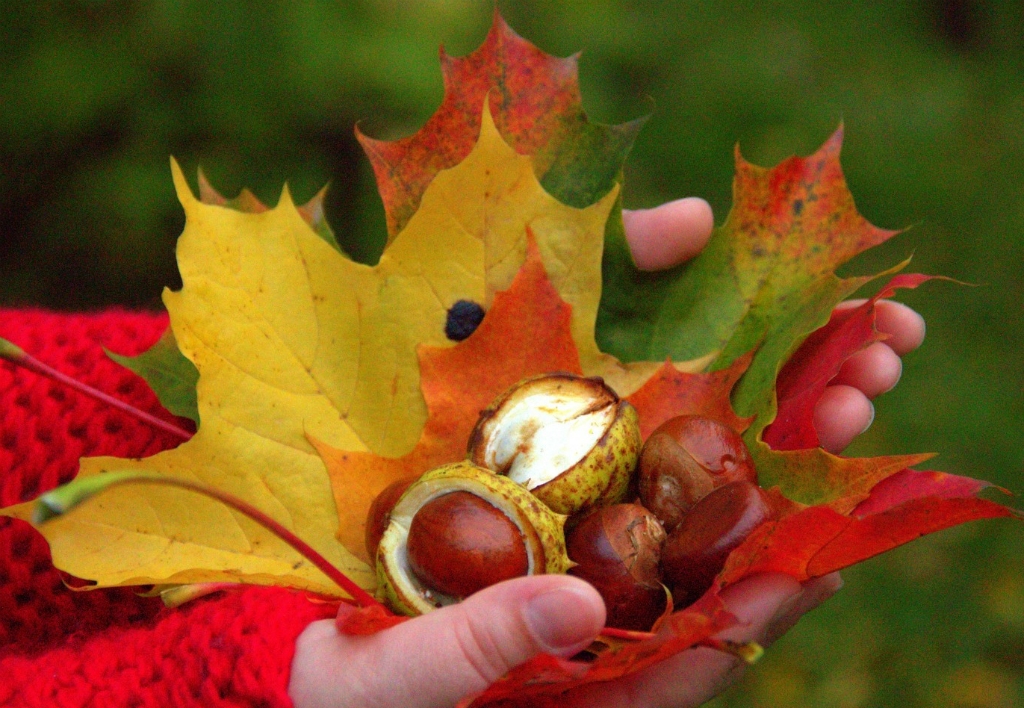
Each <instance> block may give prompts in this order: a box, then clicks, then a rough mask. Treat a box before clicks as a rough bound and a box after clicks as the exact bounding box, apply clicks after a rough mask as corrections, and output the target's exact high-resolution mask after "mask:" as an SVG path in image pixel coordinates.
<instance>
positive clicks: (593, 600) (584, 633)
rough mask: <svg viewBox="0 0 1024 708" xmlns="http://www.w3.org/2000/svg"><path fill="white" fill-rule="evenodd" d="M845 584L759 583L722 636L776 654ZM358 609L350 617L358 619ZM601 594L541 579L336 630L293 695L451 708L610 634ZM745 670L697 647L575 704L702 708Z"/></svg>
mask: <svg viewBox="0 0 1024 708" xmlns="http://www.w3.org/2000/svg"><path fill="white" fill-rule="evenodd" d="M841 585H842V581H841V580H840V578H839V574H838V573H833V574H832V575H827V576H824V577H822V578H818V579H816V580H813V581H811V582H809V583H807V584H805V585H804V586H802V587H801V585H800V584H799V583H797V582H796V581H795V580H793V579H792V578H790V577H789V576H786V575H778V574H772V575H759V576H754V577H751V578H747V579H745V580H742V581H741V582H738V583H736V584H735V585H732V586H730V587H728V588H726V589H725V590H724V591H723V592H722V599H723V600H724V602H725V604H726V607H728V609H729V610H730V611H731V612H732V613H733V614H734V615H736V617H737V618H738V619H739V620H740V623H739V624H738V625H736V626H734V627H732V628H731V629H729V630H727V631H725V632H723V633H722V634H721V637H722V638H724V639H732V640H735V641H744V642H745V641H756V642H759V643H760V644H762V645H763V646H767V645H769V644H771V642H772V641H774V640H775V639H776V638H778V637H779V636H781V635H782V634H783V633H785V632H786V631H787V630H788V629H789V628H790V627H792V626H793V625H794V624H795V623H796V622H797V620H798V619H799V618H800V617H801V616H802V615H803V614H804V613H806V612H808V611H809V610H811V609H813V608H814V607H817V606H818V605H819V604H821V603H822V602H823V601H824V600H826V599H827V598H829V597H831V596H832V595H833V594H834V593H835V592H836V591H837V590H838V589H839V587H840V586H841ZM352 611H353V610H352V608H351V607H349V606H348V605H344V606H343V607H342V610H341V613H342V614H344V613H347V612H352ZM604 619H605V610H604V603H603V602H602V600H601V596H600V595H598V594H597V591H595V590H594V589H593V588H592V587H591V586H590V585H588V584H587V583H585V582H584V581H582V580H579V579H578V578H574V577H572V576H568V575H535V576H531V577H527V578H516V579H514V580H508V581H505V582H503V583H499V584H498V585H494V586H491V587H489V588H485V589H484V590H481V591H480V592H478V593H476V594H475V595H472V596H470V597H469V598H467V599H466V600H464V601H463V602H461V603H459V604H457V605H451V606H449V607H445V608H443V609H440V610H437V611H435V612H431V613H430V614H427V615H423V616H422V617H418V618H416V619H414V620H410V621H409V622H405V623H403V624H400V625H398V626H396V627H393V628H391V629H388V630H385V631H383V632H379V633H377V634H374V635H371V636H367V637H352V636H346V635H343V634H340V633H339V632H338V630H337V629H336V627H335V623H334V622H333V621H331V620H322V621H320V622H314V623H313V624H311V625H310V626H309V627H308V628H307V629H306V630H305V631H304V632H303V633H302V635H301V636H300V637H299V640H298V642H297V645H296V650H295V659H294V661H293V662H292V676H291V684H290V686H289V694H290V695H291V697H292V700H293V701H294V703H295V706H296V708H349V707H350V706H351V707H355V706H360V707H365V706H382V707H383V706H407V707H408V708H428V707H432V706H438V707H440V706H452V705H454V704H455V703H456V702H457V701H458V700H459V699H460V698H463V697H464V696H467V695H470V694H472V693H476V692H478V691H482V690H483V689H484V688H486V687H487V686H489V685H490V684H491V683H493V682H494V681H495V680H496V679H497V678H498V677H500V676H502V675H504V674H506V673H508V672H509V671H510V670H511V669H512V668H514V667H516V666H518V665H519V664H521V663H523V662H524V661H526V660H528V659H530V658H532V657H534V656H536V655H537V654H539V653H541V652H547V653H549V654H555V655H558V656H564V657H569V656H572V655H573V654H575V653H576V652H578V651H580V650H581V649H583V648H585V647H587V646H588V645H589V644H590V642H591V641H592V640H593V639H594V638H595V637H596V636H597V634H598V632H599V631H600V630H601V628H602V626H603V625H604ZM742 671H743V666H742V665H741V664H740V662H739V661H738V660H737V659H736V658H734V657H732V656H731V655H729V654H724V653H722V652H719V651H715V650H712V649H690V650H687V651H684V652H682V653H680V654H678V655H676V656H675V657H672V658H671V659H668V660H666V661H663V662H661V663H659V664H657V665H656V666H654V667H652V668H650V669H647V670H645V671H641V672H638V673H636V674H632V675H630V676H626V677H623V678H620V679H618V680H615V681H609V682H604V683H601V684H600V685H596V686H595V685H592V686H586V687H583V688H581V689H577V690H575V691H571V692H570V693H569V694H567V695H566V696H565V703H566V705H567V706H588V708H620V707H621V708H627V707H629V708H645V707H649V708H656V707H657V708H669V707H671V708H692V707H693V706H698V705H700V704H701V703H703V702H705V701H707V700H709V699H710V698H712V697H713V696H715V695H717V694H718V693H719V692H721V691H722V690H723V689H724V688H725V687H726V686H727V685H728V684H729V683H731V682H732V681H733V680H735V679H736V678H737V677H738V676H739V675H740V674H741V673H742Z"/></svg>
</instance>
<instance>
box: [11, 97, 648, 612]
mask: <svg viewBox="0 0 1024 708" xmlns="http://www.w3.org/2000/svg"><path fill="white" fill-rule="evenodd" d="M172 169H173V173H174V181H175V186H176V188H177V191H178V197H179V200H180V201H181V203H182V206H183V208H184V210H185V215H186V226H185V231H184V233H183V234H182V236H181V239H180V240H179V244H178V262H179V268H180V270H181V274H182V281H183V288H182V290H181V291H179V292H170V291H167V292H165V293H164V301H165V304H166V306H167V309H168V312H169V313H170V317H171V325H172V327H173V330H174V335H175V337H176V338H177V341H178V343H179V346H180V347H181V350H182V352H183V353H184V354H185V355H186V356H187V357H188V358H189V359H191V360H192V361H193V362H194V363H195V365H196V367H197V368H198V369H199V371H200V379H199V384H198V398H199V412H200V418H201V421H202V424H201V426H200V429H199V432H198V433H197V434H196V436H195V437H194V438H193V439H192V440H190V441H189V442H187V443H185V444H183V445H181V446H180V447H178V448H176V449H174V450H169V451H167V452H164V453H161V454H158V455H155V456H153V457H151V458H147V459H145V460H133V461H127V460H119V459H116V458H90V459H85V460H83V462H82V467H81V471H80V475H84V476H89V475H95V474H99V473H101V472H103V471H115V470H127V469H131V470H140V471H146V472H156V473H160V474H167V475H173V476H180V477H184V478H187V479H190V480H194V481H198V482H201V483H203V484H206V485H209V486H213V487H217V488H220V489H222V490H224V491H226V492H229V493H231V494H234V495H235V496H237V497H239V498H241V499H244V500H246V501H248V502H250V503H252V504H253V505H254V506H256V507H257V508H259V509H261V510H263V511H265V512H267V513H269V514H270V515H271V516H273V517H274V518H275V519H277V520H279V521H280V522H282V523H283V524H284V525H285V526H287V527H288V528H290V529H292V530H293V531H294V532H295V533H297V534H298V535H299V536H301V537H302V538H303V539H305V540H306V541H307V542H309V543H310V545H312V546H313V547H314V548H316V549H317V550H318V551H320V552H321V553H322V554H323V555H324V556H325V557H326V558H327V559H328V560H330V561H331V562H332V563H334V564H335V565H337V566H338V567H339V568H341V569H342V570H343V571H344V572H345V573H347V574H348V575H350V577H352V578H353V579H354V580H355V581H356V582H357V583H359V584H360V585H361V586H363V587H372V586H373V584H374V579H373V576H372V572H371V571H370V569H369V568H368V567H367V566H366V565H365V564H364V563H363V562H362V561H360V560H359V559H358V558H357V557H356V555H355V554H353V553H352V552H350V551H349V550H348V549H346V548H344V547H343V546H341V545H340V544H339V543H338V542H337V540H336V538H335V534H336V530H337V525H338V516H337V512H336V508H335V506H334V499H333V496H332V493H331V488H330V484H329V482H328V477H327V474H326V471H325V469H324V465H323V462H322V461H321V459H320V457H319V456H318V455H317V453H316V451H315V450H314V448H313V447H312V446H311V445H310V443H309V442H308V441H309V439H311V438H312V439H315V440H317V441H320V442H322V443H326V444H328V445H330V446H332V447H334V448H337V449H341V450H359V451H371V452H374V453H376V454H380V455H387V456H397V455H401V454H404V453H406V452H408V451H409V450H411V449H412V448H413V447H414V446H415V444H416V441H417V440H418V439H419V436H420V434H421V431H422V429H423V426H424V423H425V421H426V406H425V403H424V399H423V396H422V394H421V392H420V382H419V367H418V361H417V359H416V347H417V346H418V345H420V344H427V345H432V346H449V345H451V342H449V341H448V340H447V339H446V338H445V335H444V326H445V321H446V317H447V310H448V308H450V307H451V306H452V305H453V304H454V303H455V302H456V301H458V300H473V301H476V302H479V303H481V304H483V305H484V307H485V308H486V307H488V305H489V303H490V302H491V300H492V298H493V296H494V294H495V293H496V292H498V291H500V290H503V289H505V288H507V287H508V285H509V284H510V282H511V280H512V278H513V277H514V275H515V273H516V272H517V271H518V270H519V268H520V266H521V265H522V262H523V260H524V259H525V255H526V243H527V232H528V231H529V232H530V233H532V234H533V235H534V237H535V239H536V242H537V245H538V248H539V250H540V253H541V257H542V261H543V264H544V267H545V270H546V271H547V272H548V274H549V277H550V278H551V281H552V283H553V284H554V285H555V287H556V289H557V290H558V292H559V295H560V296H561V297H562V298H563V299H564V300H565V301H566V302H568V303H570V304H571V305H572V323H571V327H572V333H573V337H574V339H575V340H576V342H577V345H578V346H579V349H580V357H581V365H582V368H583V370H584V372H585V373H588V374H598V375H604V376H606V377H607V378H608V379H609V380H611V381H618V382H622V385H623V387H624V389H625V390H626V392H628V391H629V390H631V389H632V388H635V387H636V386H635V385H629V379H630V378H633V379H635V380H636V381H639V380H641V379H642V378H645V377H646V373H647V372H649V371H650V370H651V367H649V366H647V365H644V364H641V365H637V366H636V367H634V368H632V369H631V368H628V367H625V366H622V365H620V364H619V363H618V362H617V360H615V359H613V358H611V357H607V356H605V355H602V354H601V353H600V352H599V351H598V349H597V345H596V344H595V343H594V320H595V317H596V312H597V306H598V299H599V297H600V277H601V271H600V261H601V249H602V242H603V238H602V237H603V232H604V226H605V222H606V220H607V218H608V215H609V213H610V211H611V208H612V206H613V204H614V201H615V199H616V197H617V193H616V191H612V192H611V193H609V194H608V195H606V197H604V198H603V199H602V200H601V201H599V202H598V203H596V204H594V205H593V206H591V207H588V208H585V209H575V208H572V207H568V206H565V205H563V204H561V203H560V202H558V201H557V200H555V199H554V198H553V197H551V196H550V195H548V194H547V193H546V192H545V191H544V190H543V188H542V187H541V186H540V184H539V182H538V181H537V179H536V177H535V176H534V173H533V167H532V164H531V161H530V159H529V158H528V157H526V156H521V155H517V154H516V153H515V151H514V150H512V148H510V147H509V146H508V145H507V144H506V143H505V142H504V141H503V140H502V138H501V136H500V135H499V133H498V131H497V129H496V128H495V127H494V123H493V121H492V119H491V117H490V113H489V111H488V110H487V108H486V106H485V110H484V120H483V121H482V128H481V134H480V139H479V141H478V144H477V146H476V148H475V149H474V150H473V151H472V152H471V153H470V155H469V156H468V157H467V158H466V159H465V160H464V161H463V162H462V163H460V164H459V165H457V166H456V167H454V168H452V169H450V170H446V171H443V172H441V173H440V174H438V176H437V177H436V178H435V180H434V181H433V183H432V184H431V185H430V187H429V188H428V189H427V191H426V192H425V193H424V196H423V200H422V203H421V205H420V209H419V210H418V211H417V212H416V214H415V215H414V216H413V218H412V219H411V220H410V221H409V223H408V225H407V227H406V228H405V229H404V230H403V231H402V233H400V234H399V235H398V237H397V238H396V239H395V240H394V241H393V242H392V243H391V245H389V247H388V248H387V250H386V252H385V253H384V255H383V256H382V257H381V260H380V262H379V263H378V265H376V266H374V267H370V266H366V265H362V264H359V263H355V262H352V261H350V260H348V259H346V258H344V257H343V256H341V255H340V254H339V253H337V252H336V251H334V250H333V249H331V248H330V247H329V246H328V245H327V244H326V243H324V241H323V240H322V239H320V238H319V237H318V236H317V235H316V234H315V233H314V232H313V231H312V230H311V229H310V227H309V226H308V225H307V224H306V223H305V222H304V221H303V220H302V218H301V216H300V214H299V213H298V212H297V210H296V208H295V206H294V204H293V202H292V200H291V197H290V195H289V194H288V192H287V190H285V192H284V193H283V195H282V198H281V200H280V202H279V203H278V205H277V206H276V207H275V208H273V209H270V210H268V211H265V212H262V213H242V212H239V211H234V210H231V209H226V208H223V207H219V206H215V205H209V204H203V203H202V202H200V201H199V200H197V199H196V198H195V197H194V195H193V194H192V192H191V190H190V189H189V187H188V185H187V183H186V181H185V179H184V177H183V175H182V174H181V171H180V169H179V168H178V167H177V165H176V164H173V165H172ZM2 513H6V514H9V515H13V516H19V517H21V518H28V516H29V510H28V506H27V505H19V506H16V507H11V508H9V509H6V510H2ZM40 530H41V531H42V532H43V533H44V535H45V536H46V537H47V539H48V541H49V542H50V545H51V548H52V550H53V555H54V561H55V563H56V564H57V565H58V566H59V567H61V568H62V569H64V570H66V571H68V572H70V573H72V574H73V575H76V576H78V577H82V578H86V579H90V580H94V581H95V582H96V583H97V584H98V585H100V586H112V585H136V584H148V583H158V584H164V583H186V582H212V581H223V580H243V581H246V582H257V583H276V584H287V585H292V586H296V587H304V588H310V589H313V590H316V591H319V592H325V593H333V594H337V593H338V590H337V589H336V588H335V587H334V586H333V585H332V584H331V583H330V582H329V581H328V580H327V579H326V577H324V576H323V575H322V574H321V573H320V571H318V570H316V569H315V568H314V567H312V566H311V565H310V564H309V563H308V562H307V561H305V560H304V559H302V558H301V557H300V556H299V555H298V554H296V553H295V552H294V551H292V550H291V549H290V548H288V547H287V546H286V545H284V544H283V543H282V542H280V541H279V540H278V539H276V538H274V537H273V536H272V535H271V534H269V533H268V532H266V531H264V530H262V529H261V528H259V527H258V526H256V525H255V524H253V523H251V522H249V521H248V520H246V519H244V518H242V517H241V516H240V515H238V514H236V513H234V512H232V511H230V510H228V509H227V508H225V507H223V506H221V505H220V504H218V503H217V502H213V501H209V500H205V499H198V498H196V497H195V496H190V495H188V494H187V493H186V492H182V491H180V490H175V489H167V488H159V487H154V486H148V485H147V486H139V487H131V486H125V487H119V488H117V489H111V490H110V491H109V492H107V493H105V494H103V495H101V496H100V497H98V498H96V499H94V500H92V501H90V502H88V503H86V504H83V505H82V506H81V507H79V508H77V509H75V510H74V511H73V512H71V513H69V514H68V515H66V516H64V517H61V518H59V519H56V520H53V521H51V522H49V523H47V524H45V525H43V526H41V527H40ZM356 550H357V551H358V550H361V549H356Z"/></svg>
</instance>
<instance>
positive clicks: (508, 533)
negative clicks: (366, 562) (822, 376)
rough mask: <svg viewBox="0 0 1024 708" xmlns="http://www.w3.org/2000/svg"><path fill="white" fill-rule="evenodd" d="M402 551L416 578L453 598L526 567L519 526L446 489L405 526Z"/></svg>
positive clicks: (465, 495) (492, 508)
mask: <svg viewBox="0 0 1024 708" xmlns="http://www.w3.org/2000/svg"><path fill="white" fill-rule="evenodd" d="M406 549H407V554H408V559H409V567H410V569H411V570H412V572H413V574H414V575H415V576H416V577H417V578H418V579H419V580H420V582H422V583H423V584H424V585H425V586H427V587H429V588H431V589H433V590H435V591H437V592H441V593H443V594H445V595H451V596H453V597H466V596H467V595H471V594H473V593H474V592H476V591H477V590H481V589H483V588H485V587H487V586H489V585H494V584H495V583H498V582H501V581H502V580H508V579H509V578H516V577H519V576H521V575H526V574H527V572H528V571H529V559H528V557H527V553H526V543H525V542H524V540H523V535H522V532H521V531H520V530H519V527H518V526H516V524H515V523H514V522H513V521H512V520H511V519H509V518H508V517H507V516H506V515H505V514H504V513H503V512H502V511H500V510H499V509H497V508H496V507H495V506H493V505H491V504H490V503H488V502H487V501H486V500H484V499H481V498H480V497H478V496H476V495H475V494H471V493H470V492H464V491H458V492H450V493H448V494H444V495H442V496H440V497H437V498H436V499H432V500H431V501H429V502H427V503H426V504H424V505H423V506H422V507H420V509H419V511H417V512H416V515H415V516H414V517H413V519H412V524H411V525H410V526H409V536H408V538H407V540H406Z"/></svg>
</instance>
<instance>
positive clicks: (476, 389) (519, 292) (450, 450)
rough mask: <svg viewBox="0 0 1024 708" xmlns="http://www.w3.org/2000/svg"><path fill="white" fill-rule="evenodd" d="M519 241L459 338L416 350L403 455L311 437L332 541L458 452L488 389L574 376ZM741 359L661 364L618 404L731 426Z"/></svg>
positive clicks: (561, 319)
mask: <svg viewBox="0 0 1024 708" xmlns="http://www.w3.org/2000/svg"><path fill="white" fill-rule="evenodd" d="M527 246H528V249H527V256H526V260H525V262H524V264H523V266H522V267H521V268H520V270H519V272H518V273H517V275H516V277H515V278H514V279H513V281H512V283H511V285H510V286H509V289H508V290H506V291H504V292H500V293H498V294H497V296H496V297H495V299H494V303H493V305H492V307H491V308H490V310H489V311H488V313H487V316H486V317H485V318H484V320H483V322H481V323H480V326H479V327H478V328H477V329H476V331H475V332H473V334H472V335H471V336H470V337H469V338H468V339H466V340H465V341H462V342H460V343H459V344H457V345H456V346H454V347H444V348H438V347H429V346H421V347H420V348H419V361H420V374H421V387H422V390H423V396H424V398H425V399H426V402H427V408H428V410H429V411H430V416H429V418H428V419H427V424H426V426H424V428H423V433H422V435H421V437H420V440H419V442H418V443H417V445H416V447H415V448H414V449H413V450H412V451H410V452H409V453H408V454H406V455H404V456H402V457H397V458H388V457H382V456H380V455H376V454H374V453H372V452H361V451H346V450H339V449H336V448H333V447H331V446H330V445H327V444H325V443H322V442H320V441H317V440H314V441H313V442H314V445H315V446H316V448H317V450H319V452H320V454H321V456H322V457H323V458H324V462H325V464H326V465H327V471H328V474H329V475H330V476H331V484H332V486H333V488H334V493H335V500H336V503H337V505H338V513H339V515H340V517H341V523H340V526H339V531H338V534H339V539H340V540H341V542H342V543H343V544H344V545H345V546H346V547H347V548H353V549H354V548H358V547H360V546H361V545H362V542H363V538H364V536H365V533H364V529H365V523H366V510H367V509H368V508H369V506H370V503H371V502H372V501H373V500H374V498H375V497H376V496H377V495H378V494H380V492H381V491H383V489H384V488H385V487H387V486H388V485H390V484H391V483H392V482H395V481H398V480H400V479H404V478H406V477H409V476H413V475H420V474H422V473H423V472H426V471H427V470H429V469H433V468H435V467H438V466H440V465H443V464H446V463H449V462H456V461H458V460H460V459H463V458H465V457H466V444H467V442H468V440H469V435H470V432H471V431H472V429H473V426H474V425H475V424H476V420H477V416H478V414H479V412H480V411H481V410H483V409H485V408H486V407H487V406H488V405H490V404H491V402H492V401H493V400H494V399H495V398H496V397H497V396H498V394H500V393H501V392H503V391H504V390H505V389H507V388H508V387H509V386H511V385H513V384H515V383H516V382H518V381H520V380H522V379H524V378H527V377H529V376H535V375H539V374H547V373H551V372H554V371H562V372H567V373H571V374H583V373H584V370H583V368H582V367H581V364H580V355H579V351H578V350H577V348H576V344H575V342H574V340H573V336H572V325H571V319H572V318H571V307H570V306H569V305H568V304H567V303H566V302H565V301H564V300H562V299H561V297H560V296H559V293H558V291H557V290H556V289H555V287H554V285H553V284H552V283H551V281H550V280H549V279H548V276H547V273H546V272H545V270H544V265H543V260H542V258H541V254H540V250H539V248H538V247H537V245H536V243H535V242H534V241H533V239H529V240H528V244H527ZM744 365H745V362H743V361H742V360H741V362H740V363H738V364H737V365H736V366H734V367H732V368H731V369H729V370H725V371H722V372H715V373H712V374H695V373H688V372H683V371H679V370H678V369H676V368H675V367H674V366H672V365H671V364H670V363H665V364H663V365H662V366H659V367H657V368H656V369H655V370H654V373H653V374H652V375H651V376H650V378H648V379H647V381H646V382H645V383H644V384H643V386H641V387H640V388H639V389H638V390H637V391H635V392H634V393H633V394H632V395H631V396H629V397H627V399H626V400H628V401H629V402H630V403H632V404H633V405H634V407H636V408H637V410H638V411H639V412H640V416H641V427H642V429H643V430H646V431H648V432H649V430H650V429H652V428H654V427H657V426H658V425H660V424H661V423H662V422H663V421H664V420H666V419H667V418H669V417H671V416H673V415H683V414H703V415H706V416H712V417H715V418H718V419H720V420H725V421H734V420H735V421H736V422H741V421H739V419H737V418H736V416H735V414H734V413H733V412H732V408H731V406H730V404H729V391H730V390H731V389H732V387H733V385H734V384H735V382H736V380H737V379H738V378H739V376H740V375H741V374H742V373H743V367H744ZM363 557H364V558H365V557H366V556H365V554H364V556H363Z"/></svg>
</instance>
